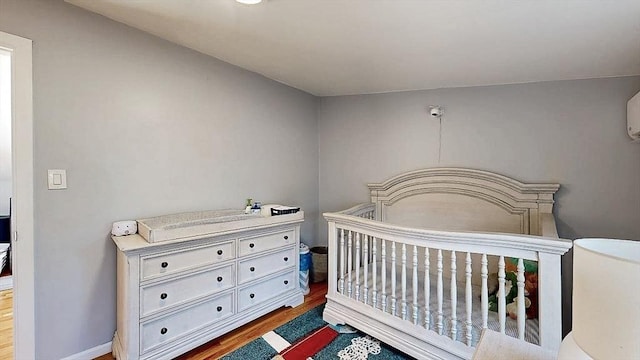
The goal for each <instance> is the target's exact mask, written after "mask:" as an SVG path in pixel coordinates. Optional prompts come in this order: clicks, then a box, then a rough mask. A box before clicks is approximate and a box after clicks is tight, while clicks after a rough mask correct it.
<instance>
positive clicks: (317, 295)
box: [0, 282, 327, 360]
mask: <svg viewBox="0 0 640 360" xmlns="http://www.w3.org/2000/svg"><path fill="white" fill-rule="evenodd" d="M326 294H327V283H326V282H322V283H316V284H311V292H310V293H309V295H307V296H305V297H304V304H302V305H300V306H298V307H295V308H280V309H278V310H276V311H273V312H271V313H269V314H267V315H264V316H262V317H261V318H259V319H256V320H254V321H252V322H250V323H248V324H246V325H244V326H241V327H239V328H238V329H236V330H234V331H232V332H229V333H227V334H225V335H223V336H221V337H219V338H217V339H214V340H212V341H210V342H208V343H206V344H204V345H202V346H200V347H198V348H195V349H193V350H191V351H189V352H188V353H186V354H184V355H182V356H180V357H178V358H177V359H180V360H205V359H207V360H213V359H218V358H220V357H222V356H223V355H225V354H227V353H229V352H231V351H233V350H235V349H238V348H240V347H242V346H243V345H245V344H247V343H249V342H251V341H253V340H255V339H257V338H259V337H260V336H262V335H264V334H265V333H267V332H269V331H271V330H273V329H275V328H277V327H278V326H280V325H283V324H285V323H287V322H288V321H290V320H292V319H294V318H296V317H298V316H299V315H302V314H304V313H305V312H307V311H308V310H311V309H313V308H314V307H316V306H318V305H320V304H322V303H324V302H325V295H326ZM112 359H113V357H112V356H111V354H107V355H103V356H101V357H99V358H97V359H96V360H112ZM0 360H1V359H0ZM247 360H250V359H247Z"/></svg>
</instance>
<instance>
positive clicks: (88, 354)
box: [61, 341, 111, 360]
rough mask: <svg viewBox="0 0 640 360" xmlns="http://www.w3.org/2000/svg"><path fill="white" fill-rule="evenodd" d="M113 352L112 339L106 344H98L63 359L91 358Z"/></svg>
mask: <svg viewBox="0 0 640 360" xmlns="http://www.w3.org/2000/svg"><path fill="white" fill-rule="evenodd" d="M109 353H111V341H109V342H108V343H106V344H102V345H98V346H96V347H92V348H91V349H87V350H85V351H83V352H79V353H77V354H73V355H69V356H67V357H66V358H63V359H61V360H91V359H95V358H97V357H100V356H102V355H104V354H109Z"/></svg>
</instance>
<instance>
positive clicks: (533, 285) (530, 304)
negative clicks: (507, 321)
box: [487, 258, 538, 319]
mask: <svg viewBox="0 0 640 360" xmlns="http://www.w3.org/2000/svg"><path fill="white" fill-rule="evenodd" d="M505 260H506V261H505V292H506V293H507V296H506V303H507V308H506V313H507V315H508V316H509V317H510V318H512V319H517V318H518V299H517V297H518V295H519V294H518V259H516V258H509V259H505ZM487 281H488V288H489V310H491V311H496V312H497V311H498V275H497V274H491V275H490V276H489V279H488V280H487ZM524 296H525V298H524V303H525V307H526V310H525V313H526V314H527V319H536V318H537V317H538V264H537V263H536V262H535V261H531V260H524Z"/></svg>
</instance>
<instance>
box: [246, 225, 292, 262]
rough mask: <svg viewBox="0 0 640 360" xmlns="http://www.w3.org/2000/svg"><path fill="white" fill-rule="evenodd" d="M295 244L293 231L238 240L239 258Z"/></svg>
mask: <svg viewBox="0 0 640 360" xmlns="http://www.w3.org/2000/svg"><path fill="white" fill-rule="evenodd" d="M295 243H296V238H295V231H294V230H293V229H290V230H286V231H282V232H277V233H272V234H267V235H262V236H256V237H251V238H246V239H240V256H245V255H251V254H259V253H260V252H262V251H265V250H270V249H276V248H279V247H283V246H287V245H292V244H295Z"/></svg>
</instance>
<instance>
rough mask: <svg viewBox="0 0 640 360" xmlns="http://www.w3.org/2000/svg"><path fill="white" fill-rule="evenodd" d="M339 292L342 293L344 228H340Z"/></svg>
mask: <svg viewBox="0 0 640 360" xmlns="http://www.w3.org/2000/svg"><path fill="white" fill-rule="evenodd" d="M339 291H340V294H343V295H344V229H340V284H339Z"/></svg>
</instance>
